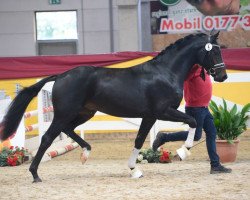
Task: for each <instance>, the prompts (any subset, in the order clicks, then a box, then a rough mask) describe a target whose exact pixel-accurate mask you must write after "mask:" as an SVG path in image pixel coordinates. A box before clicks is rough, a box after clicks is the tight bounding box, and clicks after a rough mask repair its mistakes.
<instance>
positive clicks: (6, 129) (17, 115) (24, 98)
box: [0, 76, 56, 140]
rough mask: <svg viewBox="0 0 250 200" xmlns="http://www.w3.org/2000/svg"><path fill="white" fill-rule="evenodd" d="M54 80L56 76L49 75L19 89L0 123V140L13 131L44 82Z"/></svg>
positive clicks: (7, 136)
mask: <svg viewBox="0 0 250 200" xmlns="http://www.w3.org/2000/svg"><path fill="white" fill-rule="evenodd" d="M55 80H56V76H49V77H47V78H44V79H42V80H41V81H39V82H37V83H36V84H34V85H31V86H30V87H27V88H24V89H23V90H21V91H20V93H19V94H18V95H17V96H16V97H15V99H14V100H13V101H12V103H11V104H10V106H9V108H8V111H7V113H6V114H5V116H4V118H3V120H2V122H1V123H0V140H6V139H7V138H9V137H10V136H11V135H13V134H14V133H15V131H16V130H17V127H18V125H19V123H20V121H21V119H22V117H23V114H24V112H25V110H26V108H27V107H28V105H29V103H30V102H31V100H32V99H33V98H34V97H35V96H37V94H38V92H39V91H40V90H41V89H42V87H43V86H44V85H45V83H47V82H49V81H55Z"/></svg>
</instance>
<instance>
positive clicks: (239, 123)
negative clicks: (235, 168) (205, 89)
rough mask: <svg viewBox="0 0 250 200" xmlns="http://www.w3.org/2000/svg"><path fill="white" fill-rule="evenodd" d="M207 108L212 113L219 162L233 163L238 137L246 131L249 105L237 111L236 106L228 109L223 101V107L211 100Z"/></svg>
mask: <svg viewBox="0 0 250 200" xmlns="http://www.w3.org/2000/svg"><path fill="white" fill-rule="evenodd" d="M209 108H210V109H211V111H212V115H213V117H214V124H215V127H216V130H217V137H218V139H217V140H216V148H217V153H218V155H219V156H220V161H221V162H222V163H225V162H234V161H235V160H236V156H237V149H238V143H239V139H238V137H239V136H240V135H241V134H242V133H243V132H244V131H245V130H246V129H247V120H248V119H249V116H248V112H249V111H250V103H248V104H246V105H245V106H244V107H243V108H242V109H241V110H238V109H237V106H236V104H234V105H233V107H232V108H231V109H229V108H228V105H227V103H226V101H225V100H224V99H223V105H219V106H218V105H217V104H216V103H215V102H214V101H213V100H211V102H210V105H209Z"/></svg>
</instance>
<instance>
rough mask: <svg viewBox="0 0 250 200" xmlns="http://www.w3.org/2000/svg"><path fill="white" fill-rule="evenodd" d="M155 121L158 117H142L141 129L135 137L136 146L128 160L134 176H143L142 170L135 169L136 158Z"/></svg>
mask: <svg viewBox="0 0 250 200" xmlns="http://www.w3.org/2000/svg"><path fill="white" fill-rule="evenodd" d="M155 121H156V119H153V118H143V119H142V122H141V126H140V129H139V131H138V134H137V137H136V139H135V147H134V149H133V151H132V154H131V156H130V158H129V161H128V167H129V168H130V169H131V170H132V178H140V177H142V173H141V171H139V170H138V169H134V168H135V165H136V159H137V157H138V154H139V151H140V149H141V148H142V146H143V144H144V142H145V139H146V137H147V135H148V133H149V131H150V129H151V128H152V126H153V125H154V123H155Z"/></svg>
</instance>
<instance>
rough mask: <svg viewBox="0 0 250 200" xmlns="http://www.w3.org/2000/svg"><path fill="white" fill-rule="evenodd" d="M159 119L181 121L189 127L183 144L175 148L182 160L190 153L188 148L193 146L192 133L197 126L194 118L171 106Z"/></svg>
mask: <svg viewBox="0 0 250 200" xmlns="http://www.w3.org/2000/svg"><path fill="white" fill-rule="evenodd" d="M159 119H161V120H166V121H173V122H183V123H185V124H188V125H189V127H190V128H189V131H188V136H187V139H186V141H185V144H184V145H183V146H182V147H181V148H180V149H178V150H177V154H178V155H179V156H180V157H181V159H183V160H184V159H185V158H186V157H187V156H189V155H190V152H189V151H188V150H189V149H190V148H191V147H192V146H193V143H194V135H195V130H196V126H197V123H196V120H195V119H194V118H193V117H191V116H190V115H187V114H186V113H183V112H181V111H179V110H176V109H173V108H168V109H166V111H165V112H164V114H163V115H162V116H161V117H160V118H159Z"/></svg>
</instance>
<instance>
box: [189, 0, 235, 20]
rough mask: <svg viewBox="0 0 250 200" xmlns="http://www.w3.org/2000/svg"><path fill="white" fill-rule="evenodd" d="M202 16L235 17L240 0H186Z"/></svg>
mask: <svg viewBox="0 0 250 200" xmlns="http://www.w3.org/2000/svg"><path fill="white" fill-rule="evenodd" d="M187 2H189V3H190V4H191V5H193V6H195V7H196V8H197V10H199V11H200V12H201V13H202V14H203V15H211V16H214V15H235V14H238V13H239V10H240V0H187Z"/></svg>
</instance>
